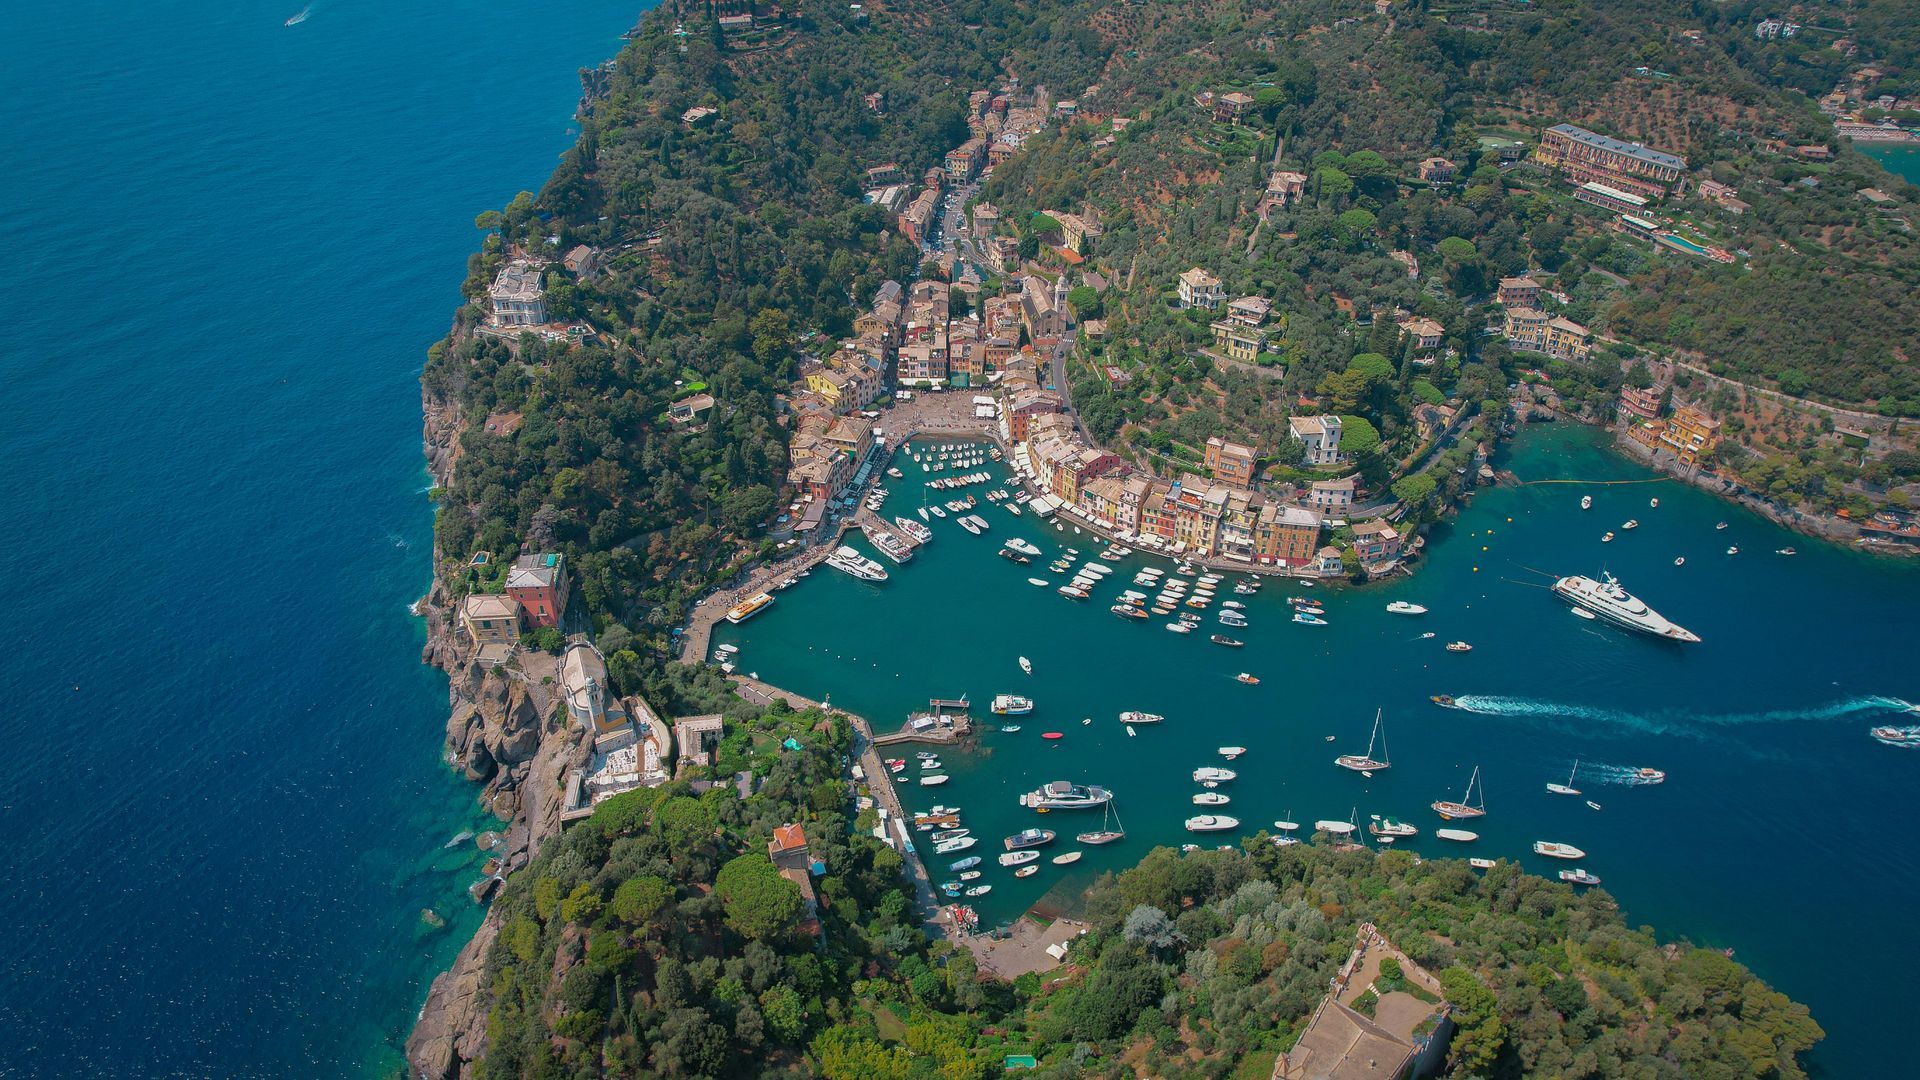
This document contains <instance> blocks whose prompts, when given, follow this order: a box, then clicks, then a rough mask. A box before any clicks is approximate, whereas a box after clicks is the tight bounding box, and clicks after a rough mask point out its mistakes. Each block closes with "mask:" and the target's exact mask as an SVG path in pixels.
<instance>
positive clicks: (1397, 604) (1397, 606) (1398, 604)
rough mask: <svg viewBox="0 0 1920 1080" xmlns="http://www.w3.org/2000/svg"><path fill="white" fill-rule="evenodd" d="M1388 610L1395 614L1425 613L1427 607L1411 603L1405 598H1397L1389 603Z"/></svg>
mask: <svg viewBox="0 0 1920 1080" xmlns="http://www.w3.org/2000/svg"><path fill="white" fill-rule="evenodd" d="M1387 610H1388V611H1390V612H1392V613H1393V614H1395V615H1425V614H1426V613H1427V609H1426V608H1424V607H1422V606H1420V605H1419V604H1409V603H1407V602H1406V601H1405V600H1395V601H1394V602H1393V603H1391V604H1388V605H1387Z"/></svg>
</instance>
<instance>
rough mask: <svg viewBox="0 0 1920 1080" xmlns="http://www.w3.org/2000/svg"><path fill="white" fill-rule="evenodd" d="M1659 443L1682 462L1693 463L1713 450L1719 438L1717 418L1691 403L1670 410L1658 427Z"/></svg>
mask: <svg viewBox="0 0 1920 1080" xmlns="http://www.w3.org/2000/svg"><path fill="white" fill-rule="evenodd" d="M1659 439H1660V445H1661V446H1662V447H1665V448H1666V449H1667V450H1668V451H1670V452H1672V454H1673V456H1674V457H1677V458H1679V459H1680V461H1681V463H1682V464H1686V465H1693V464H1696V463H1698V462H1699V460H1700V459H1701V458H1702V457H1705V456H1706V455H1707V454H1710V453H1712V452H1713V448H1714V446H1715V444H1717V443H1718V442H1719V441H1720V421H1718V420H1715V419H1713V418H1711V417H1709V416H1708V415H1707V414H1706V413H1703V412H1701V411H1700V410H1699V409H1696V408H1694V407H1693V406H1691V405H1683V406H1681V407H1680V408H1678V409H1675V410H1673V415H1672V416H1669V417H1667V424H1666V427H1665V428H1664V429H1662V430H1661V432H1660V435H1659Z"/></svg>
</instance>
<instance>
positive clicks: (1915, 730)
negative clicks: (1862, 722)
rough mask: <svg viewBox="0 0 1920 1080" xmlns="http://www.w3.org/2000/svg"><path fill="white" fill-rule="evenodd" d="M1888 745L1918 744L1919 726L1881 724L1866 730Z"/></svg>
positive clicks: (1919, 742) (1919, 739) (1919, 740)
mask: <svg viewBox="0 0 1920 1080" xmlns="http://www.w3.org/2000/svg"><path fill="white" fill-rule="evenodd" d="M1867 734H1869V735H1871V736H1873V737H1874V738H1875V739H1878V740H1879V741H1881V742H1883V743H1886V744H1887V745H1888V746H1920V727H1894V726H1893V725H1891V724H1886V725H1882V726H1880V727H1877V728H1874V729H1873V730H1871V731H1869V732H1867Z"/></svg>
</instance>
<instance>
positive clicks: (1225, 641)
mask: <svg viewBox="0 0 1920 1080" xmlns="http://www.w3.org/2000/svg"><path fill="white" fill-rule="evenodd" d="M1213 643H1214V644H1215V645H1225V646H1226V647H1227V648H1229V649H1237V648H1239V647H1240V646H1242V645H1245V644H1246V642H1244V641H1241V640H1240V639H1239V638H1230V637H1228V636H1227V635H1225V634H1215V635H1213Z"/></svg>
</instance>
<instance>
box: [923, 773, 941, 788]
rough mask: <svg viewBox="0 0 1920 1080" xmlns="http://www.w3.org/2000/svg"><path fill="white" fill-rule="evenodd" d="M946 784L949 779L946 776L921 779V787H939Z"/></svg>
mask: <svg viewBox="0 0 1920 1080" xmlns="http://www.w3.org/2000/svg"><path fill="white" fill-rule="evenodd" d="M946 782H947V778H946V776H945V774H941V775H939V776H923V777H921V778H920V786H921V787H939V786H940V785H941V784H944V783H946Z"/></svg>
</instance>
